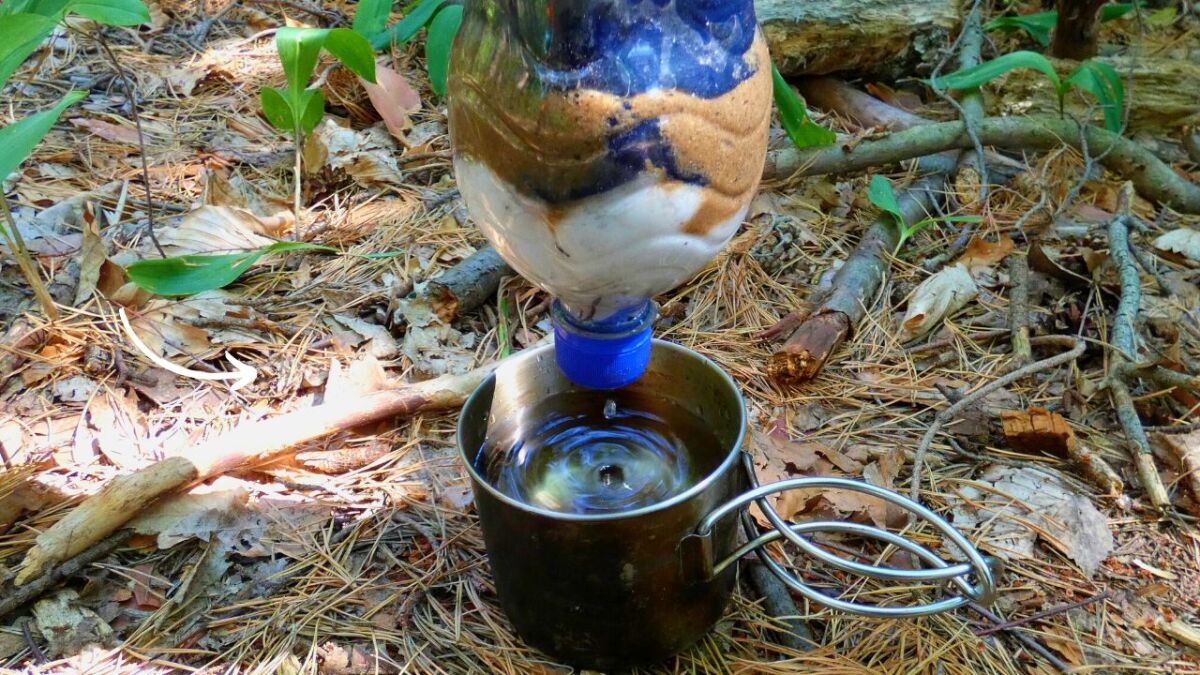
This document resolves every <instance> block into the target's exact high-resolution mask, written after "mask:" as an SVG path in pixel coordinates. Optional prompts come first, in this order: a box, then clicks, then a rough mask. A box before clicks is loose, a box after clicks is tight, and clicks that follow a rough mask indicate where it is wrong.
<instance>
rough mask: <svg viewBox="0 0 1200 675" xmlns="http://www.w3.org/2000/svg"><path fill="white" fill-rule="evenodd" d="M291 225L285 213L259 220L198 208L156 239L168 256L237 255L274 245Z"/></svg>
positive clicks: (230, 210)
mask: <svg viewBox="0 0 1200 675" xmlns="http://www.w3.org/2000/svg"><path fill="white" fill-rule="evenodd" d="M293 222H294V219H293V218H292V215H291V213H289V212H287V211H282V212H280V213H278V214H276V215H274V216H271V217H268V218H259V217H258V216H256V215H254V214H253V213H251V212H249V211H247V210H245V209H239V208H233V207H228V206H201V207H200V208H198V209H195V210H193V211H190V212H188V213H186V214H184V216H183V219H182V220H181V221H180V222H179V224H178V225H177V226H175V227H174V228H170V229H163V230H162V231H161V233H160V234H159V235H158V238H159V241H160V242H161V243H162V245H163V248H164V249H165V250H166V252H167V254H168V255H171V256H181V255H196V254H200V255H214V254H228V253H239V252H242V251H253V250H257V249H260V248H264V247H267V246H270V245H271V244H274V243H275V242H276V241H277V240H278V239H279V238H281V237H283V235H284V234H285V233H286V232H287V231H288V230H289V229H291V226H292V224H293Z"/></svg>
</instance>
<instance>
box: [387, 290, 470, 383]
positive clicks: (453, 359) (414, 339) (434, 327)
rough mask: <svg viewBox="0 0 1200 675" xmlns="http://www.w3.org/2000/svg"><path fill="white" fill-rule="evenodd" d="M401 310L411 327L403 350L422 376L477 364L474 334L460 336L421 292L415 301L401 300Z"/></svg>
mask: <svg viewBox="0 0 1200 675" xmlns="http://www.w3.org/2000/svg"><path fill="white" fill-rule="evenodd" d="M398 311H399V313H400V316H402V317H404V320H405V322H406V323H407V324H408V330H407V331H406V332H405V333H404V342H403V344H402V347H401V351H402V352H403V353H404V355H405V356H407V357H408V358H409V359H410V360H412V362H413V366H414V367H415V368H416V369H417V370H418V371H420V372H421V373H422V374H423V375H426V376H429V377H434V376H437V375H445V374H447V373H464V372H466V371H468V370H470V369H471V367H472V366H473V365H474V363H475V351H474V349H473V347H474V340H475V335H474V334H473V333H468V334H464V333H461V332H459V331H457V330H455V329H454V327H453V326H451V325H449V324H447V323H445V322H443V321H442V319H441V318H440V317H439V316H438V313H437V311H436V310H435V309H434V308H433V307H432V305H430V303H429V302H428V301H426V300H424V299H423V298H422V297H421V293H420V292H419V291H418V292H417V297H416V298H415V299H413V300H402V301H401V302H400V304H399V310H398Z"/></svg>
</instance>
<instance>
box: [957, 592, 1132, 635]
mask: <svg viewBox="0 0 1200 675" xmlns="http://www.w3.org/2000/svg"><path fill="white" fill-rule="evenodd" d="M1111 595H1112V591H1104V592H1103V593H1100V594H1098V595H1093V596H1092V597H1090V598H1088V599H1086V600H1080V601H1079V602H1072V603H1071V604H1069V605H1059V606H1057V607H1051V608H1050V609H1047V610H1044V611H1041V612H1038V613H1036V614H1030V615H1029V616H1027V617H1025V618H1023V619H1014V620H1012V621H1005V622H1004V623H1002V624H999V625H997V626H991V627H989V628H984V629H982V630H977V631H975V635H977V636H979V637H983V636H985V635H991V634H992V633H995V632H997V631H1002V630H1008V629H1010V628H1016V627H1018V626H1024V625H1025V624H1029V623H1033V622H1034V621H1041V620H1042V619H1047V618H1050V617H1052V616H1058V615H1059V614H1066V613H1067V612H1069V611H1071V610H1073V609H1079V608H1080V607H1087V606H1088V605H1090V604H1092V603H1095V602H1103V601H1104V600H1107V599H1108V598H1109V597H1110V596H1111Z"/></svg>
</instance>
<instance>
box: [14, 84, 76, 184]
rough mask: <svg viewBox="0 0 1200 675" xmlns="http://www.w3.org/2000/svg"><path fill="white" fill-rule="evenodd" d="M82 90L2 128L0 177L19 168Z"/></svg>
mask: <svg viewBox="0 0 1200 675" xmlns="http://www.w3.org/2000/svg"><path fill="white" fill-rule="evenodd" d="M85 95H86V94H85V93H84V92H82V91H72V92H69V93H68V94H67V95H66V96H64V97H63V98H62V100H61V101H59V102H58V105H56V106H54V107H53V108H51V109H49V110H43V111H42V112H39V113H34V114H32V115H30V116H29V117H26V118H25V119H23V120H18V121H16V122H13V123H12V124H10V125H8V126H6V127H4V128H3V129H0V149H2V150H3V152H0V179H3V178H4V177H5V176H7V175H8V174H10V173H12V172H13V171H16V170H17V167H19V166H21V162H24V161H25V158H26V157H28V156H29V153H30V152H33V148H34V146H36V145H37V144H38V142H39V141H41V140H42V137H43V136H45V135H46V132H48V131H50V128H51V127H53V126H54V123H55V122H57V121H58V117H59V115H62V114H63V111H64V110H66V109H67V106H69V105H71V104H73V103H75V102H76V101H78V100H79V99H81V98H83V97H84V96H85Z"/></svg>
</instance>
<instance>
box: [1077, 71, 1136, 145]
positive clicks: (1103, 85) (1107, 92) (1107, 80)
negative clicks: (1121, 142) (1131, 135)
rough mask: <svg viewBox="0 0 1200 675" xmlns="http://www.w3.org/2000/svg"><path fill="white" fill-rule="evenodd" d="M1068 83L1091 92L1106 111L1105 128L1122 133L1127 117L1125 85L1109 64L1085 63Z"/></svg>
mask: <svg viewBox="0 0 1200 675" xmlns="http://www.w3.org/2000/svg"><path fill="white" fill-rule="evenodd" d="M1067 82H1068V83H1070V84H1073V85H1075V86H1076V87H1079V88H1080V89H1083V90H1084V91H1087V92H1091V94H1092V96H1095V97H1096V101H1097V102H1098V103H1099V104H1100V107H1101V108H1102V109H1103V111H1104V128H1106V129H1108V130H1109V131H1111V132H1113V133H1114V134H1119V133H1121V127H1122V126H1123V121H1124V117H1125V83H1124V82H1122V81H1121V76H1120V74H1118V73H1117V71H1116V69H1114V68H1113V67H1112V66H1110V65H1108V64H1107V63H1101V62H1099V61H1091V60H1088V61H1084V62H1083V63H1081V64H1079V67H1078V68H1076V69H1075V71H1074V72H1072V73H1071V75H1070V76H1068V77H1067Z"/></svg>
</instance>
